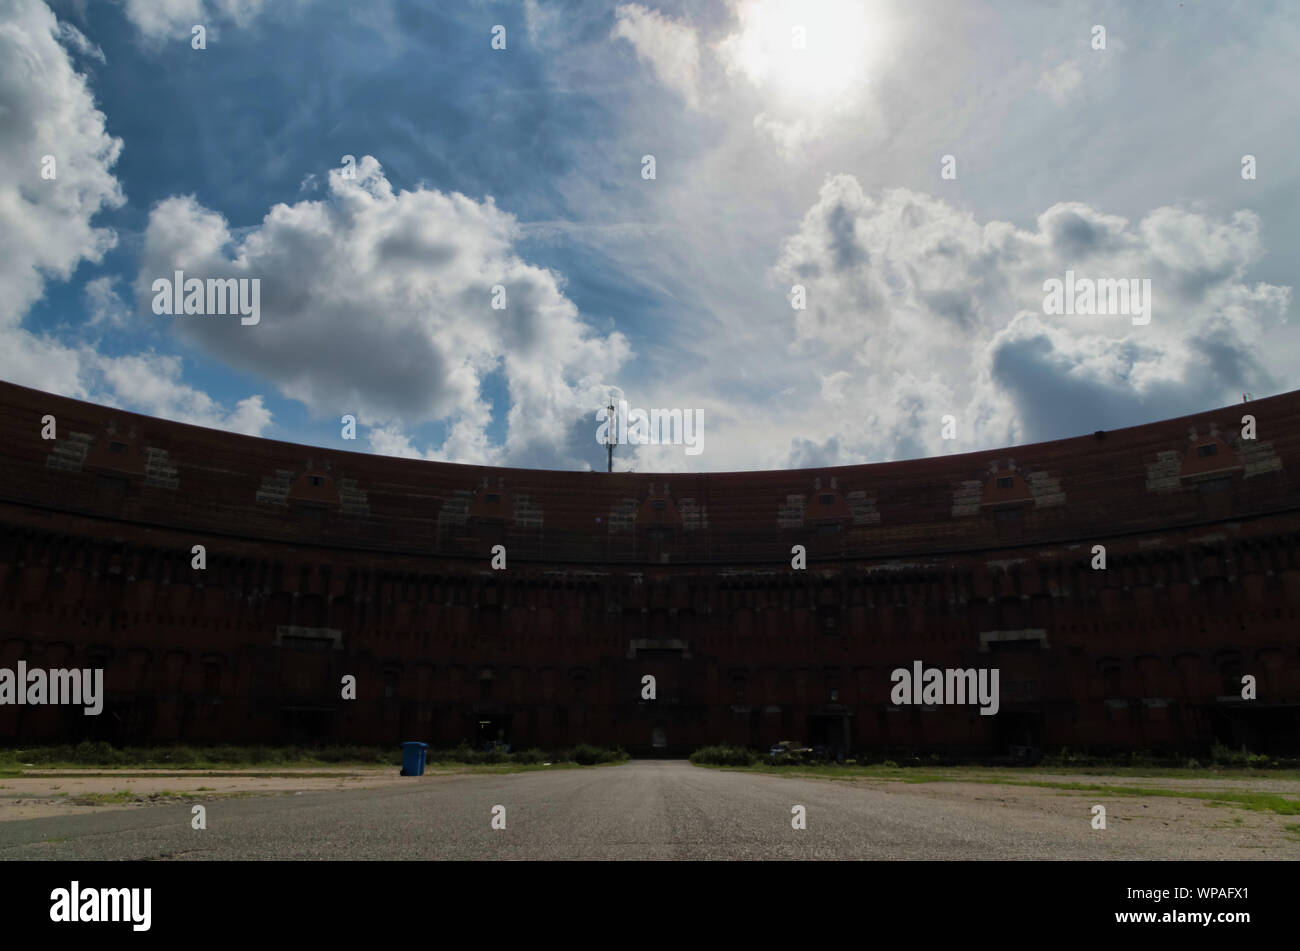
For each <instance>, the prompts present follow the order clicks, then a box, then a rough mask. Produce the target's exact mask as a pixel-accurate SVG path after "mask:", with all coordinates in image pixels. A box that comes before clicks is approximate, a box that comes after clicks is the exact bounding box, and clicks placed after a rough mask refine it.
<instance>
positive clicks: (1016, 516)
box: [993, 508, 1022, 522]
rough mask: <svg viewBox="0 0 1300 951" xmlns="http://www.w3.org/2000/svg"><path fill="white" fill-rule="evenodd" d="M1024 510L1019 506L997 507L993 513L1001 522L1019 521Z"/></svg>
mask: <svg viewBox="0 0 1300 951" xmlns="http://www.w3.org/2000/svg"><path fill="white" fill-rule="evenodd" d="M1021 514H1022V512H1021V510H1020V509H1019V508H1014V509H997V510H996V511H995V512H994V513H993V518H994V519H995V520H996V521H999V522H1019V521H1020V520H1021V518H1020V516H1021Z"/></svg>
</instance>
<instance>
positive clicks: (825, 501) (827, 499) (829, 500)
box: [819, 495, 835, 505]
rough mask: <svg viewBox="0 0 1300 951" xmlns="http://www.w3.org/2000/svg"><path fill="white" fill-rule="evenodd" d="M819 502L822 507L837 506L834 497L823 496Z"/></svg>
mask: <svg viewBox="0 0 1300 951" xmlns="http://www.w3.org/2000/svg"><path fill="white" fill-rule="evenodd" d="M819 501H820V502H821V504H822V505H834V504H835V496H833V495H823V496H821V498H820V499H819Z"/></svg>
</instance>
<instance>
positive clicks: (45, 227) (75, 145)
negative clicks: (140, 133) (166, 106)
mask: <svg viewBox="0 0 1300 951" xmlns="http://www.w3.org/2000/svg"><path fill="white" fill-rule="evenodd" d="M62 35H65V34H64V33H63V30H62V28H61V27H60V25H59V22H58V20H56V19H55V17H54V14H53V13H51V12H50V10H49V8H48V7H46V6H45V5H44V4H42V3H38V2H35V0H12V2H10V3H7V4H6V5H5V8H4V10H3V13H0V116H3V117H4V121H3V122H0V165H2V167H3V168H4V169H5V171H6V174H5V176H4V178H3V180H0V220H2V221H3V225H4V227H3V228H0V328H5V329H12V328H13V327H14V326H15V325H16V323H17V322H18V320H19V319H21V317H22V316H23V315H24V314H25V313H26V312H27V309H28V308H29V307H30V306H31V305H32V303H33V302H35V301H37V300H39V299H40V297H41V296H42V294H43V293H44V291H45V282H46V280H47V279H49V278H55V279H59V280H67V279H68V278H69V277H70V276H71V275H72V272H73V271H74V270H75V269H76V267H77V265H78V264H79V263H80V262H82V261H99V260H100V259H101V258H102V257H103V255H104V253H105V252H106V251H108V250H109V249H110V248H112V247H113V246H114V245H115V244H116V242H117V236H116V235H115V234H114V233H113V231H112V230H111V229H108V228H96V227H94V226H93V225H91V218H93V217H94V216H95V214H96V213H97V212H99V211H100V209H102V208H115V207H117V206H119V205H121V204H122V203H123V202H124V201H125V199H124V197H123V195H122V190H121V187H120V186H119V185H118V182H117V179H116V178H114V177H113V174H112V172H111V171H110V169H111V168H112V166H113V164H114V163H115V162H116V161H117V157H118V155H119V153H120V152H121V150H122V140H121V139H116V138H113V137H112V136H110V135H109V134H108V133H107V132H106V131H105V128H104V114H103V113H102V112H100V111H99V110H98V109H96V108H95V102H94V97H93V96H92V95H91V93H90V89H89V88H88V86H87V83H86V79H85V77H84V76H82V75H81V74H79V73H78V72H77V71H76V70H75V69H74V68H73V66H72V64H71V62H70V61H69V60H68V54H67V51H66V50H65V49H64V48H63V47H62V46H61V45H60V44H59V38H60V36H62ZM78 35H79V34H78ZM83 39H84V37H83ZM46 156H50V157H51V159H52V161H53V165H52V168H53V172H54V176H55V177H54V178H42V171H43V169H45V168H48V167H51V166H50V165H49V160H47V159H46V158H45V157H46Z"/></svg>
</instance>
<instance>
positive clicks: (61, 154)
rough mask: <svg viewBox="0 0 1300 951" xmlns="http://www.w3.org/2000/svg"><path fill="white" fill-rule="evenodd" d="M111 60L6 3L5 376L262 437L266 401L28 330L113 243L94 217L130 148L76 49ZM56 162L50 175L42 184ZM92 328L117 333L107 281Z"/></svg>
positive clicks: (152, 361) (1, 100)
mask: <svg viewBox="0 0 1300 951" xmlns="http://www.w3.org/2000/svg"><path fill="white" fill-rule="evenodd" d="M61 42H62V43H64V44H67V47H70V48H72V49H74V50H75V51H76V52H78V53H79V54H81V55H84V56H87V57H90V58H92V59H97V60H99V61H101V62H102V61H103V54H102V52H100V51H99V48H98V47H96V46H94V45H93V44H91V43H90V42H89V41H88V40H87V39H86V38H85V36H83V35H82V34H81V33H80V31H78V30H77V29H76V28H75V27H72V26H70V25H68V24H66V23H62V24H61V23H59V22H58V20H57V19H56V18H55V16H54V14H53V13H51V12H50V10H49V8H47V7H46V6H45V5H44V4H41V3H38V2H36V0H9V2H6V3H4V4H3V5H2V6H0V116H3V117H4V121H3V122H0V167H3V168H5V169H6V170H8V171H9V172H10V173H11V174H9V175H6V176H5V178H4V179H3V181H0V379H5V380H8V381H10V382H13V383H18V384H21V385H23V386H30V387H33V388H36V389H40V390H45V391H46V392H50V393H59V394H62V395H65V396H71V397H74V398H78V399H89V400H95V401H98V402H103V403H107V404H110V405H124V404H125V405H128V406H130V407H131V408H138V409H143V410H144V411H146V412H151V413H154V414H156V415H159V416H165V417H167V418H170V419H177V420H181V421H183V422H196V423H200V424H202V425H208V426H219V427H221V428H231V429H235V430H237V431H239V432H248V433H261V432H262V431H264V430H265V429H266V427H267V426H268V425H269V423H270V413H269V412H268V411H267V410H266V409H265V408H264V407H263V406H262V405H261V397H257V396H254V397H250V398H249V399H247V400H244V401H242V402H241V403H239V405H238V406H237V407H236V408H235V409H234V410H232V411H230V412H226V411H224V410H222V409H221V407H220V406H219V405H218V404H217V403H216V402H215V401H214V400H212V399H211V398H210V397H208V396H207V395H205V394H203V393H201V392H199V391H197V390H195V389H194V388H192V387H189V386H186V385H185V384H183V383H181V382H180V370H181V364H180V361H179V359H177V358H174V357H158V356H156V355H154V354H147V355H139V356H128V357H116V358H114V357H105V356H102V355H101V354H100V353H98V352H97V351H96V349H95V348H94V347H92V346H91V345H90V344H88V343H81V344H67V343H64V342H62V341H60V340H58V339H56V338H55V337H53V336H51V335H50V334H48V333H38V332H35V331H33V330H30V329H28V328H26V327H24V326H23V320H24V318H25V317H26V316H27V314H28V312H29V311H30V309H31V306H32V305H33V304H34V303H35V302H36V301H38V300H40V299H41V297H42V296H43V295H44V293H45V290H46V285H47V283H48V282H50V281H52V280H53V281H62V280H67V279H68V278H70V277H71V276H72V274H73V272H74V271H75V270H76V269H77V267H78V265H80V264H82V263H83V262H99V261H100V260H102V258H103V256H104V254H105V252H107V251H108V250H109V249H111V248H112V247H114V245H115V244H116V242H117V236H116V234H115V233H114V232H113V230H112V229H110V228H105V227H96V226H94V225H93V224H92V219H93V218H94V217H95V215H96V214H98V213H99V212H100V211H101V210H103V209H108V208H115V207H117V206H119V205H121V204H122V203H123V202H124V201H125V197H124V196H123V194H122V190H121V186H120V185H119V183H118V181H117V179H116V178H115V177H114V175H113V173H112V171H111V169H112V166H113V165H114V163H115V162H116V161H117V158H118V154H119V153H120V151H121V148H122V142H121V140H120V139H116V138H113V137H112V136H110V135H108V133H107V132H106V131H105V125H104V123H105V117H104V114H103V113H102V112H100V111H99V110H97V109H96V108H95V104H94V98H93V96H92V95H91V92H90V88H89V86H88V84H87V80H86V77H85V76H84V75H82V74H79V73H78V72H77V71H76V70H75V69H74V68H73V65H72V63H71V62H70V60H69V57H68V50H67V48H65V46H63V45H60V43H61ZM47 155H48V156H52V157H53V159H54V164H53V170H54V177H53V178H48V179H47V178H42V175H41V172H42V169H43V168H46V167H49V166H48V164H47V162H46V161H45V156H47ZM83 294H84V297H85V301H86V307H87V311H88V312H89V313H90V315H91V320H90V323H91V325H92V326H96V327H103V328H120V327H122V326H123V325H124V324H125V323H126V321H127V319H128V314H127V311H126V305H125V304H124V303H123V301H122V300H121V298H120V297H119V295H118V293H117V291H116V289H115V286H114V279H113V278H112V277H110V276H104V277H99V278H95V279H93V280H91V281H89V282H87V284H86V286H85V288H84V291H83Z"/></svg>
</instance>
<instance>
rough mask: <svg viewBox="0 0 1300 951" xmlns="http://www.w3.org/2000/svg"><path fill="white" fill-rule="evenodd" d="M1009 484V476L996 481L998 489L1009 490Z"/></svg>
mask: <svg viewBox="0 0 1300 951" xmlns="http://www.w3.org/2000/svg"><path fill="white" fill-rule="evenodd" d="M1011 482H1012V479H1011V476H1003V477H1002V478H1000V479H998V488H999V489H1009V488H1011Z"/></svg>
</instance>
